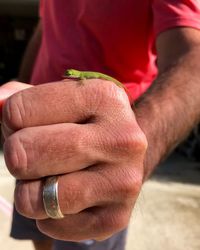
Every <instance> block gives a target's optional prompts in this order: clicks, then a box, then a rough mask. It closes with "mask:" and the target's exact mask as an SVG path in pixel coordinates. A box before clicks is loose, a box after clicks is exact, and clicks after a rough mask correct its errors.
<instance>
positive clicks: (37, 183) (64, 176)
mask: <svg viewBox="0 0 200 250" xmlns="http://www.w3.org/2000/svg"><path fill="white" fill-rule="evenodd" d="M16 84H17V83H16ZM24 86H25V87H27V85H24ZM0 93H1V89H0ZM2 132H3V135H4V137H5V143H4V155H5V160H6V164H7V167H8V169H9V171H10V173H11V174H12V175H13V176H15V177H16V178H17V179H18V180H20V181H19V182H18V184H17V186H16V190H15V204H16V208H17V210H18V211H19V212H20V213H21V214H22V215H24V216H26V217H29V218H33V219H36V220H37V226H38V228H39V229H40V230H41V231H42V232H43V233H45V234H47V235H49V236H50V237H53V238H56V239H60V240H70V241H80V240H85V239H97V240H99V239H105V238H107V237H109V236H111V235H112V234H114V233H116V232H118V231H120V230H122V229H123V228H125V227H126V226H127V224H128V222H129V219H130V215H131V212H132V209H133V207H134V203H135V201H136V199H137V196H138V194H139V191H140V189H141V185H142V181H143V177H144V176H143V175H144V169H143V161H144V156H145V151H146V148H147V141H146V137H145V135H144V134H143V132H142V131H141V129H140V127H139V125H138V123H137V121H136V119H135V116H134V112H133V110H132V109H131V106H130V104H129V100H128V97H127V95H126V93H125V91H124V90H123V89H121V88H119V87H117V86H116V85H115V84H113V83H112V82H109V81H105V80H85V81H84V83H83V84H80V83H79V82H77V81H71V80H67V81H61V82H54V83H47V84H43V85H38V86H36V87H31V88H28V89H25V90H23V91H19V92H17V93H16V94H14V95H12V96H11V97H9V98H8V99H7V100H6V101H5V103H4V105H3V110H2ZM54 175H59V179H58V180H59V182H58V198H59V203H60V208H61V211H62V213H63V214H64V215H65V217H64V219H60V220H53V219H50V218H48V216H47V215H46V213H45V210H44V205H43V199H42V190H43V184H44V180H45V177H47V176H54Z"/></svg>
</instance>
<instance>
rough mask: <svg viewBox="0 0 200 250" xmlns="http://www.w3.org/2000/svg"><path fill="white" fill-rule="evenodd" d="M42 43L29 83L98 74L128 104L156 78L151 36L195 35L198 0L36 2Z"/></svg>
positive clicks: (199, 17) (199, 25)
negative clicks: (71, 72) (187, 31)
mask: <svg viewBox="0 0 200 250" xmlns="http://www.w3.org/2000/svg"><path fill="white" fill-rule="evenodd" d="M40 16H41V19H42V25H43V39H42V44H41V47H40V50H39V54H38V57H37V60H36V64H35V67H34V71H33V75H32V79H31V83H32V84H39V83H45V82H50V81H57V80H60V79H63V78H62V76H63V73H64V71H65V70H66V69H70V68H74V69H79V70H90V71H99V72H102V73H105V74H108V75H110V76H113V77H115V78H116V79H118V80H119V81H121V82H122V83H124V84H125V85H126V87H127V88H128V89H129V91H130V94H131V97H132V100H135V99H137V98H138V97H139V96H140V95H141V94H142V93H144V92H145V90H146V89H147V88H148V87H149V86H150V85H151V83H152V81H153V79H154V78H155V77H156V74H157V67H156V64H155V59H156V51H155V48H154V42H155V38H156V36H157V35H158V34H159V33H160V32H163V31H165V30H166V29H169V28H173V27H177V26H189V27H193V28H197V29H200V2H199V0H182V1H181V0H141V1H138V0H113V1H111V0H76V1H75V0H67V1H66V0H42V1H41V3H40Z"/></svg>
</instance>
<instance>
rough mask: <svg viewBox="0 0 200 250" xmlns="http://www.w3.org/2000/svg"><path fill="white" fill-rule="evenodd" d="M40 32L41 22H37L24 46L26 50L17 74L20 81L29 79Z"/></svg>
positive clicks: (38, 44)
mask: <svg viewBox="0 0 200 250" xmlns="http://www.w3.org/2000/svg"><path fill="white" fill-rule="evenodd" d="M41 33H42V30H41V23H40V22H39V23H38V25H37V27H36V30H35V32H34V34H33V36H32V38H31V40H30V41H29V43H28V46H27V48H26V51H25V54H24V57H23V60H22V63H21V67H20V70H19V76H18V80H19V81H20V82H26V83H28V82H29V81H30V78H31V74H32V71H33V67H34V64H35V60H36V57H37V54H38V50H39V48H40V44H41Z"/></svg>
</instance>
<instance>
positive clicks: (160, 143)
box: [135, 48, 200, 179]
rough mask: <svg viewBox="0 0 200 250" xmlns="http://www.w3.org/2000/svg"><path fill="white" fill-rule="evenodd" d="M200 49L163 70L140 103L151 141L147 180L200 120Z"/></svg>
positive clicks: (140, 115) (139, 113) (141, 118)
mask: <svg viewBox="0 0 200 250" xmlns="http://www.w3.org/2000/svg"><path fill="white" fill-rule="evenodd" d="M199 55H200V48H198V49H195V50H193V51H190V52H189V53H187V54H186V55H185V56H183V57H182V58H181V59H180V60H179V61H178V62H177V63H176V65H174V66H171V67H170V68H168V69H167V70H165V72H164V73H162V74H161V75H160V76H158V78H157V79H156V80H155V82H154V83H153V86H152V88H151V89H150V90H149V91H148V92H147V93H146V94H145V95H144V96H143V97H142V98H141V99H140V100H139V101H138V102H137V103H136V108H135V112H136V117H137V120H138V123H139V125H140V127H141V128H142V130H143V131H144V133H145V134H146V136H147V140H148V145H149V146H148V150H147V154H146V159H145V170H146V174H145V179H146V178H147V177H148V176H149V175H150V174H151V172H152V171H153V170H154V168H155V167H156V166H157V165H158V164H159V162H160V161H161V160H162V159H163V158H165V157H166V155H168V154H169V152H170V151H172V150H173V149H174V148H175V147H176V145H177V144H178V143H180V142H181V141H182V140H183V139H184V138H185V137H186V136H187V135H188V133H189V132H190V131H191V129H192V128H193V127H194V125H195V124H197V123H198V122H199V121H200V98H199V93H200V63H199Z"/></svg>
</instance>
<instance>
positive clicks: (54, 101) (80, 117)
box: [3, 79, 129, 130]
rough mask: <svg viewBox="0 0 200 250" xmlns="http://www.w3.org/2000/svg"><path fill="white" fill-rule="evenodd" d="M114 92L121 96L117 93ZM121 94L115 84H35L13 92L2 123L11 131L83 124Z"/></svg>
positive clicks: (94, 82)
mask: <svg viewBox="0 0 200 250" xmlns="http://www.w3.org/2000/svg"><path fill="white" fill-rule="evenodd" d="M116 89H118V90H117V91H118V92H119V93H121V94H119V95H118V94H116ZM122 95H124V96H126V94H125V92H124V91H123V90H121V89H120V88H118V87H117V86H115V84H113V83H111V82H109V81H106V82H105V81H102V80H94V79H93V80H85V83H83V84H80V83H79V82H77V81H70V80H67V81H66V80H65V81H61V82H54V83H47V84H43V85H38V86H35V87H34V88H30V89H26V90H24V91H20V92H19V93H16V94H15V95H13V96H11V97H10V98H9V99H8V100H7V101H6V102H5V104H4V106H3V122H4V123H5V127H7V128H9V129H12V130H18V129H21V128H26V127H34V126H42V125H49V124H57V123H84V122H85V121H87V120H88V119H90V118H92V117H93V116H95V115H96V114H97V112H98V110H99V108H102V107H103V108H104V109H110V108H111V107H110V106H111V105H110V101H111V100H113V99H116V98H118V99H119V98H121V97H122ZM105 96H106V97H107V99H108V100H107V101H105V98H104V97H105ZM121 99H122V98H121ZM126 99H128V98H127V97H126ZM128 103H129V102H128ZM106 105H107V106H106ZM105 106H106V108H105ZM112 108H113V107H112Z"/></svg>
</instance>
